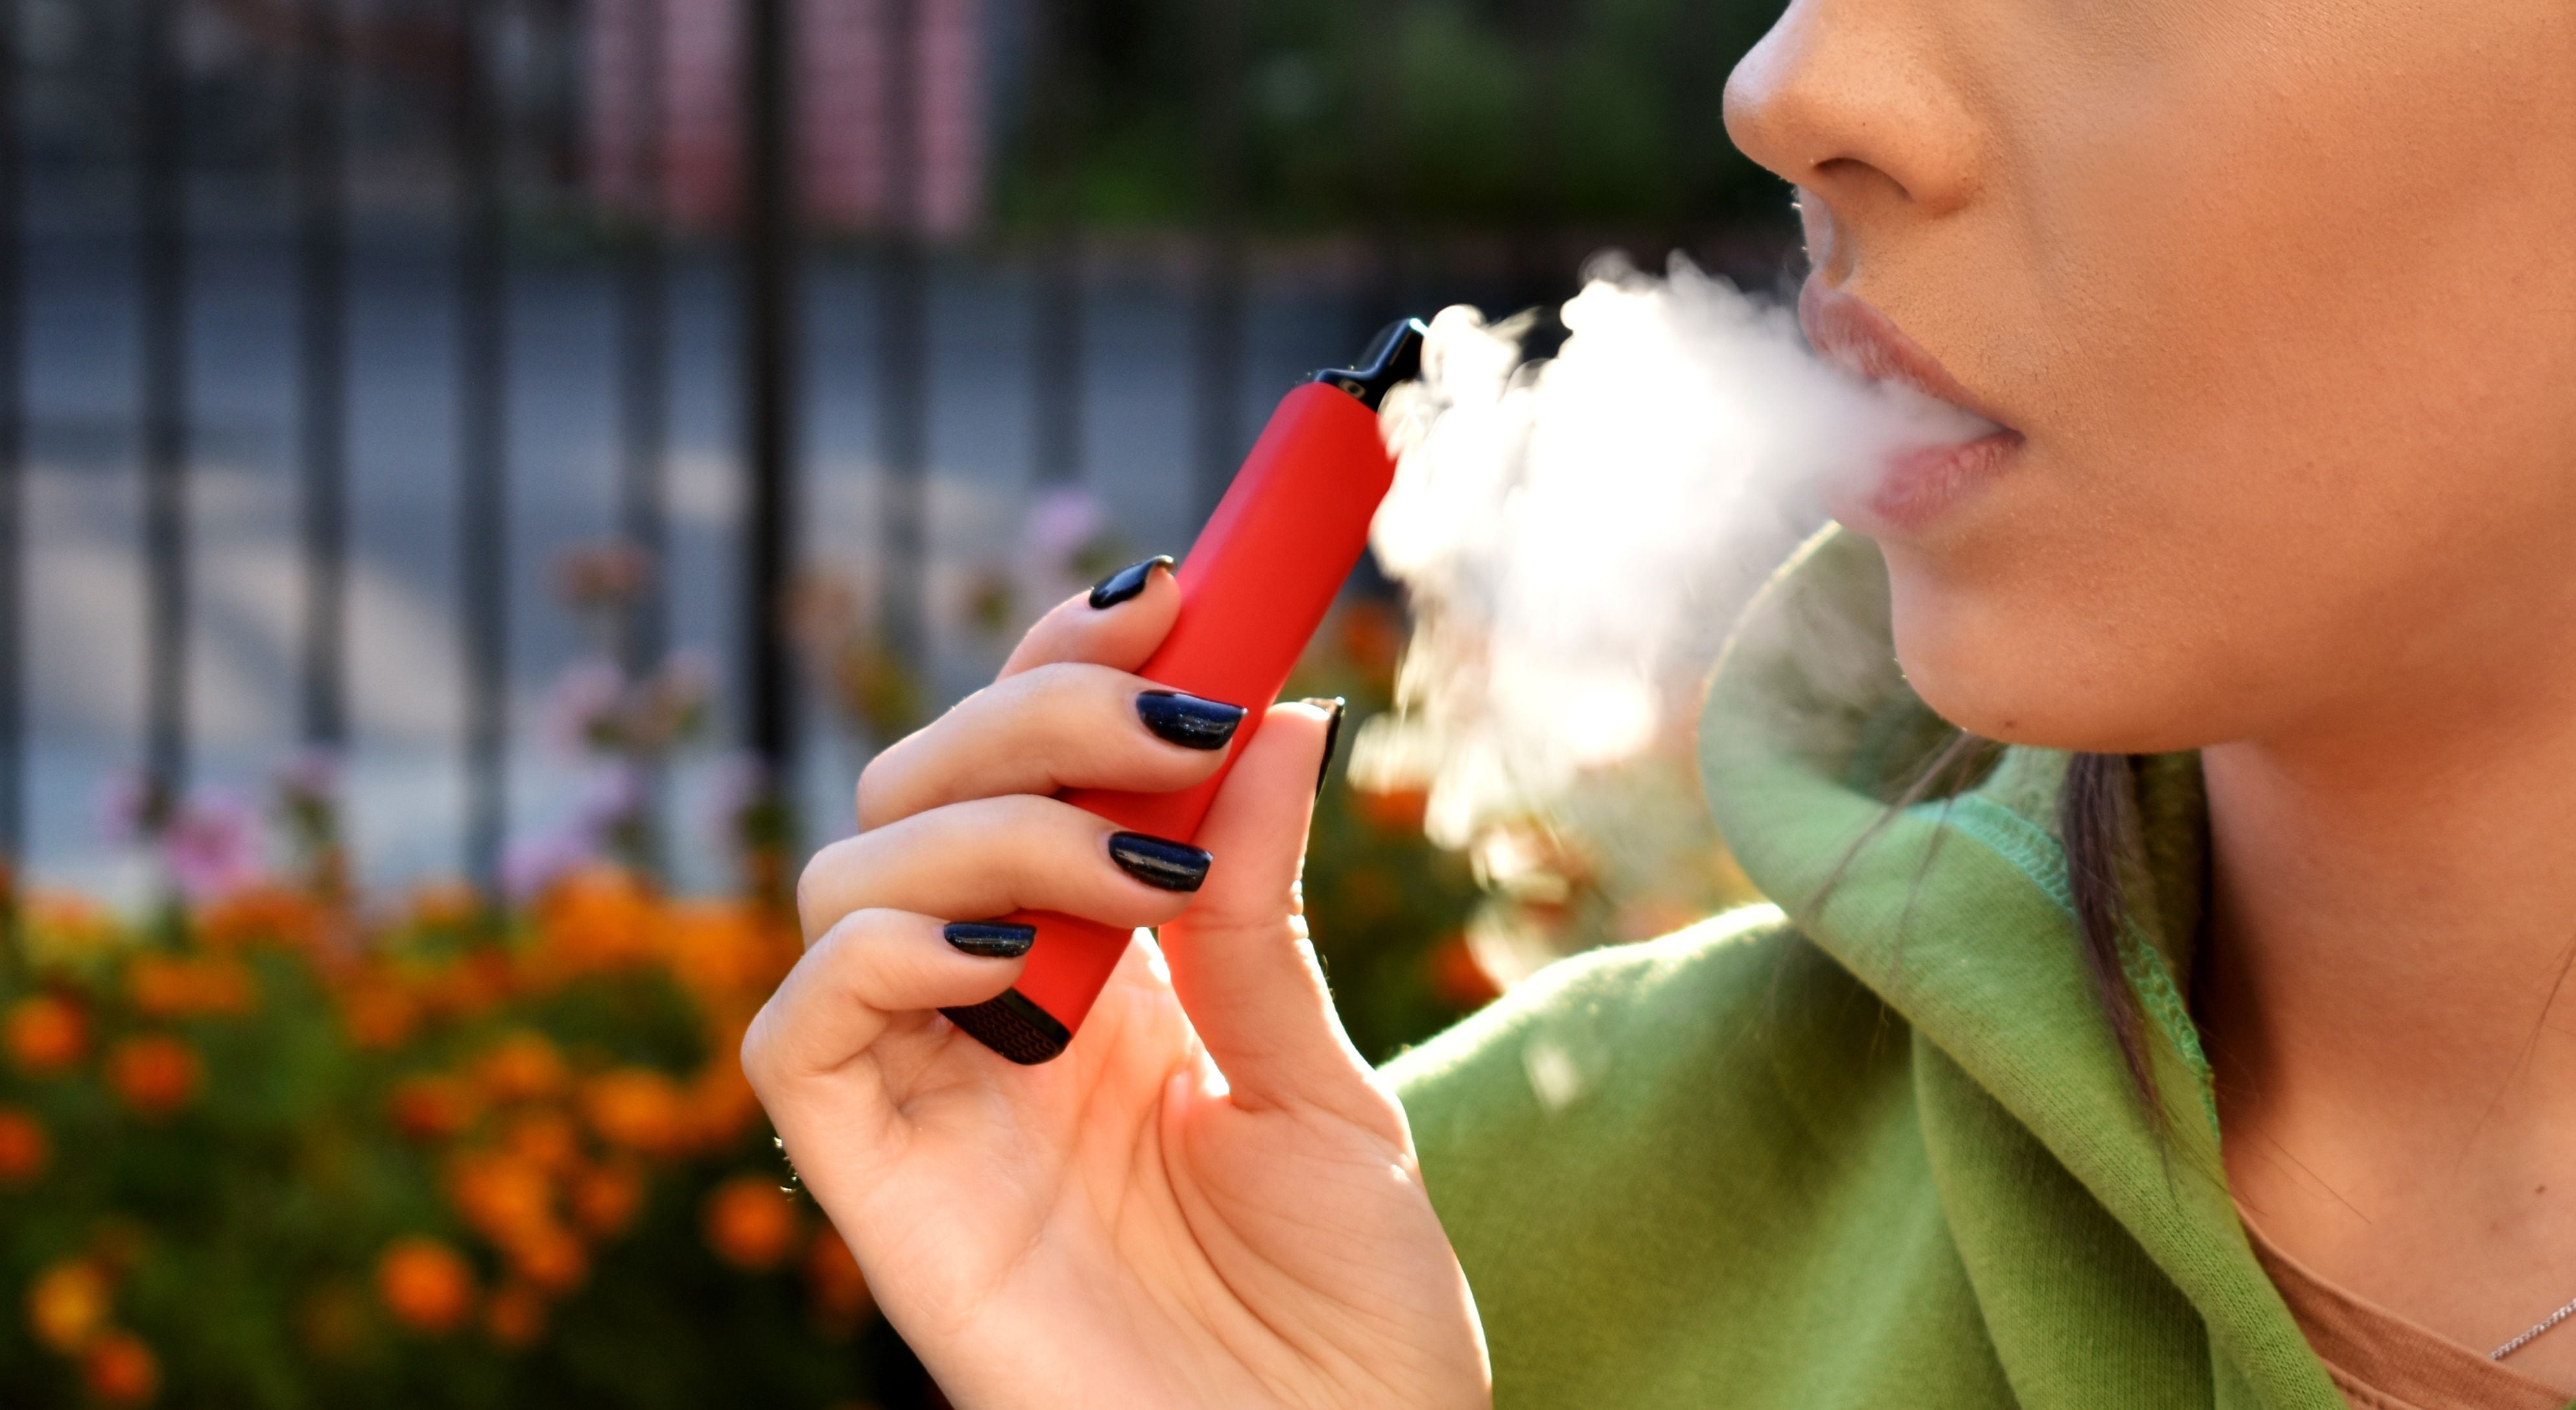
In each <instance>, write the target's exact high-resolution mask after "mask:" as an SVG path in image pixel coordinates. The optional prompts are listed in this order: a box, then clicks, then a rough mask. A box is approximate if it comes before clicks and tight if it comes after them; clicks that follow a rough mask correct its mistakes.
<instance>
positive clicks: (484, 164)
mask: <svg viewBox="0 0 2576 1410" xmlns="http://www.w3.org/2000/svg"><path fill="white" fill-rule="evenodd" d="M497 3H498V0H456V10H455V15H456V37H457V45H456V75H455V89H456V93H455V99H456V111H455V118H456V132H455V140H456V158H457V180H456V202H457V209H456V220H457V230H456V301H457V309H456V315H457V317H456V330H457V338H456V457H457V466H456V470H457V519H456V533H457V545H456V548H457V571H458V602H457V608H458V627H459V635H460V638H461V640H460V643H459V645H460V647H461V654H462V656H463V658H464V662H465V790H466V801H465V858H466V866H467V867H468V869H469V870H470V871H471V873H472V875H473V876H474V878H475V879H476V880H477V881H479V882H481V883H483V884H484V885H485V886H487V887H489V886H492V885H495V884H497V883H498V881H499V880H500V861H501V848H502V845H503V840H504V838H505V837H506V836H507V834H508V829H509V821H510V819H509V772H508V771H509V699H510V635H509V631H510V621H509V606H510V595H509V570H510V543H509V527H510V525H509V505H508V493H509V481H508V473H509V466H508V463H507V462H508V454H509V424H508V415H509V403H508V392H509V355H508V348H507V345H506V340H507V338H508V336H509V308H508V300H509V269H508V259H509V249H508V239H509V230H508V226H507V221H508V212H507V210H506V209H505V207H504V205H503V191H502V180H501V116H500V102H499V93H498V84H497V81H496V80H497V77H498V75H497V72H496V70H497V67H498V66H497V64H496V62H495V59H496V54H495V50H496V47H497V46H496V45H495V42H494V41H495V39H496V37H497V36H496V35H495V33H494V30H495V29H496V27H497V26H496V24H495V21H496V19H497V16H496V15H495V13H494V10H495V7H496V5H497Z"/></svg>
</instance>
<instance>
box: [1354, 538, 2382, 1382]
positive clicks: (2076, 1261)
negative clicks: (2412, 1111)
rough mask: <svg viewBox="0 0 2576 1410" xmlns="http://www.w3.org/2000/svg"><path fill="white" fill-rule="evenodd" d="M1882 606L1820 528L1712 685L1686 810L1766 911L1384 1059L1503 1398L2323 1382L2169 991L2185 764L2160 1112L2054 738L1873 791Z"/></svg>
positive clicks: (2166, 987) (2141, 971)
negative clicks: (1933, 780)
mask: <svg viewBox="0 0 2576 1410" xmlns="http://www.w3.org/2000/svg"><path fill="white" fill-rule="evenodd" d="M1886 602H1887V589H1886V580H1885V568H1884V564H1883V562H1882V560H1881V559H1880V558H1879V556H1878V553H1877V550H1876V549H1875V548H1874V547H1873V546H1872V545H1870V544H1869V543H1867V542H1866V541H1865V540H1861V539H1858V538H1854V537H1851V536H1847V535H1839V534H1828V535H1827V536H1825V537H1822V538H1820V539H1818V540H1817V541H1815V542H1814V543H1811V544H1810V545H1809V546H1808V547H1807V549H1806V550H1805V551H1803V552H1802V553H1801V555H1800V556H1799V558H1798V559H1797V560H1796V561H1795V562H1793V563H1792V564H1791V565H1790V567H1789V568H1787V569H1785V570H1783V572H1782V574H1781V575H1780V576H1779V577H1778V578H1777V579H1775V580H1774V581H1773V583H1772V584H1771V586H1770V588H1769V589H1768V590H1767V591H1766V592H1765V593H1764V594H1763V596H1762V597H1761V598H1760V599H1758V600H1757V602H1756V603H1755V605H1754V607H1753V608H1752V609H1751V610H1750V611H1749V612H1748V613H1747V615H1746V617H1745V620H1744V623H1743V625H1742V626H1741V627H1740V628H1739V630H1738V633H1737V636H1736V639H1735V642H1734V644H1733V645H1732V646H1731V647H1730V648H1729V650H1728V653H1727V656H1726V659H1725V661H1724V662H1723V663H1722V664H1721V665H1720V667H1719V670H1718V673H1717V676H1716V678H1715V680H1714V682H1713V684H1712V686H1711V690H1710V695H1709V701H1708V708H1707V713H1706V715H1705V717H1704V718H1703V720H1702V725H1701V737H1702V743H1701V754H1702V763H1703V769H1704V774H1705V781H1706V784H1707V792H1708V795H1709V799H1710V804H1711V806H1712V808H1713V809H1714V810H1715V812H1716V815H1717V820H1718V823H1719V825H1720V827H1721V829H1722V831H1723V832H1724V834H1725V836H1726V838H1727V840H1728V843H1729V846H1730V847H1731V848H1732V849H1733V851H1734V853H1735V856H1736V858H1737V860H1738V861H1739V862H1740V863H1741V864H1742V865H1743V867H1744V870H1745V872H1746V873H1747V874H1748V875H1749V876H1750V877H1751V878H1752V879H1753V880H1754V882H1755V883H1756V885H1758V886H1759V887H1760V888H1761V890H1762V893H1763V894H1764V895H1765V896H1767V897H1769V898H1770V899H1771V900H1772V901H1774V902H1776V903H1777V904H1776V906H1774V907H1763V908H1757V909H1754V910H1749V911H1745V912H1739V913H1737V914H1733V915H1729V916H1724V917H1721V918H1719V919H1716V920H1713V921H1710V922H1707V923H1705V924H1702V925H1700V926H1697V927H1694V928H1693V929H1690V930H1686V931H1683V932H1681V933H1680V934H1677V935H1674V936H1671V937H1668V938H1666V939H1663V940H1659V941H1655V942H1651V943H1647V944H1642V945H1635V946H1628V947H1622V948H1618V949H1612V950H1606V951H1601V952H1596V953H1593V954H1589V955H1584V956H1580V957H1577V958H1575V959H1572V960H1569V961H1566V962H1564V963H1561V964H1558V965H1556V966H1553V967H1551V968H1550V969H1549V970H1547V971H1545V972H1544V973H1542V974H1541V975H1539V976H1537V977H1536V978H1534V979H1532V980H1531V981H1530V982H1528V983H1526V984H1524V985H1521V986H1519V987H1517V988H1515V989H1514V990H1513V991H1512V993H1511V994H1510V995H1509V996H1508V997H1506V998H1505V999H1503V1000H1501V1001H1499V1002H1498V1003H1496V1004H1495V1005H1494V1006H1492V1007H1491V1008H1489V1009H1488V1010H1486V1011H1485V1012H1484V1013H1481V1014H1479V1015H1477V1016H1476V1017H1474V1018H1473V1019H1470V1020H1469V1021H1467V1022H1466V1023H1464V1024H1462V1025H1461V1026H1460V1027H1458V1028H1457V1029H1455V1030H1453V1031H1451V1032H1449V1033H1447V1034H1445V1035H1443V1036H1441V1037H1439V1038H1437V1039H1435V1040H1433V1041H1432V1042H1430V1043H1428V1044H1426V1045H1424V1046H1423V1047H1421V1048H1418V1049H1416V1050H1414V1051H1412V1052H1410V1053H1407V1054H1405V1055H1404V1056H1402V1057H1401V1058H1399V1059H1398V1060H1397V1061H1396V1062H1395V1063H1394V1064H1393V1066H1392V1068H1391V1073H1392V1075H1393V1077H1394V1079H1395V1081H1396V1083H1397V1085H1398V1090H1399V1091H1400V1092H1401V1093H1402V1095H1403V1099H1404V1103H1405V1106H1406V1109H1407V1111H1408V1113H1409V1115H1410V1117H1411V1120H1412V1123H1413V1130H1414V1135H1415V1139H1416V1140H1417V1141H1418V1142H1419V1144H1420V1148H1421V1153H1422V1166H1423V1172H1424V1177H1425V1179H1426V1181H1427V1183H1428V1185H1429V1187H1430V1191H1431V1197H1432V1200H1433V1202H1434V1203H1435V1204H1436V1205H1437V1206H1438V1208H1439V1211H1440V1215H1441V1218H1442V1220H1443V1222H1444V1223H1445V1225H1446V1226H1447V1228H1448V1230H1449V1233H1450V1236H1451V1238H1452V1239H1453V1240H1454V1241H1455V1243H1456V1245H1457V1248H1458V1253H1459V1257H1460V1259H1461V1261H1462V1262H1463V1263H1464V1265H1465V1268H1466V1272H1467V1278H1468V1282H1469V1283H1470V1285H1471V1286H1472V1287H1473V1288H1474V1291H1475V1295H1476V1301H1477V1305H1478V1307H1479V1309H1480V1311H1481V1314H1482V1316H1483V1318H1484V1325H1485V1331H1486V1336H1487V1339H1488V1341H1489V1343H1490V1346H1491V1349H1492V1355H1493V1362H1494V1374H1495V1386H1496V1398H1497V1401H1498V1403H1499V1404H1501V1405H1504V1406H1596V1405H1600V1406H1607V1405H1617V1406H1630V1407H1645V1406H1666V1405H1675V1406H1678V1405H1690V1406H1736V1407H1758V1406H1781V1407H1796V1410H1833V1407H1842V1406H1907V1407H1949V1406H2013V1405H2018V1406H2027V1407H2034V1410H2036V1408H2037V1407H2048V1408H2049V1410H2058V1407H2064V1408H2065V1410H2079V1407H2080V1410H2099V1408H2100V1407H2106V1406H2118V1407H2125V1406H2159V1407H2161V1406H2175V1407H2202V1406H2208V1407H2219V1408H2220V1410H2255V1408H2256V1407H2263V1410H2342V1406H2343V1401H2342V1399H2341V1397H2340V1396H2339V1395H2338V1394H2337V1392H2336V1391H2335V1389H2334V1387H2333V1385H2332V1383H2331V1382H2330V1381H2329V1380H2328V1379H2327V1377H2326V1373H2325V1370H2324V1367H2323V1366H2322V1364H2321V1363H2320V1362H2319V1361H2318V1360H2317V1358H2316V1356H2315V1355H2314V1354H2313V1353H2312V1352H2311V1351H2310V1350H2309V1349H2308V1346H2307V1344H2306V1342H2305V1341H2304V1340H2303V1339H2302V1338H2301V1336H2300V1333H2299V1329H2298V1326H2297V1324H2296V1323H2295V1322H2293V1321H2292V1319H2291V1316H2290V1313H2289V1310H2288V1309H2287V1308H2286V1307H2285V1306H2284V1305H2283V1303H2282V1301H2281V1298H2280V1296H2279V1294H2278V1293H2277V1292H2275V1291H2274V1289H2273V1287H2272V1284H2271V1283H2270V1281H2269V1280H2267V1279H2266V1278H2265V1276H2264V1273H2263V1270H2262V1268H2261V1266H2260V1265H2259V1264H2258V1263H2256V1261H2255V1259H2254V1255H2253V1253H2252V1252H2251V1250H2250V1249H2249V1248H2248V1247H2247V1244H2246V1240H2245V1235H2244V1232H2243V1229H2242V1227H2241V1226H2240V1224H2239V1223H2238V1221H2237V1217H2236V1214H2235V1210H2234V1206H2233V1204H2232V1203H2231V1201H2230V1200H2229V1197H2228V1193H2227V1189H2226V1185H2225V1179H2224V1175H2223V1173H2222V1170H2221V1166H2220V1164H2219V1161H2218V1144H2217V1134H2218V1133H2217V1120H2216V1116H2215V1107H2214V1105H2213V1103H2212V1101H2211V1097H2210V1089H2209V1082H2208V1073H2207V1067H2206V1064H2205V1062H2204V1061H2203V1059H2202V1057H2201V1053H2200V1048H2199V1043H2198V1040H2197V1037H2196V1035H2195V1033H2194V1030H2193V1027H2192V1024H2191V1021H2190V1017H2189V1014H2188V1012H2187V1011H2186V1009H2185V1007H2184V1004H2183V1001H2182V999H2181V997H2180V996H2181V994H2182V993H2183V992H2184V987H2183V981H2184V980H2185V978H2186V977H2187V975H2188V972H2189V966H2190V962H2191V954H2190V941H2191V937H2192V935H2193V934H2194V932H2195V931H2196V929H2197V925H2198V910H2199V906H2200V897H2201V892H2202V885H2203V882H2202V877H2203V874H2204V861H2203V858H2204V855H2205V849H2206V841H2205V811H2206V810H2205V809H2204V807H2203V806H2202V800H2201V797H2200V793H2199V774H2198V767H2197V763H2196V760H2195V759H2194V758H2192V757H2191V756H2175V757H2173V758H2168V759H2160V760H2157V761H2154V762H2153V763H2152V764H2150V765H2149V766H2148V768H2147V769H2146V772H2145V779H2144V784H2143V794H2144V802H2143V806H2144V810H2145V819H2144V820H2145V822H2146V824H2147V826H2146V829H2145V831H2146V836H2147V845H2146V848H2145V855H2143V856H2140V857H2138V858H2136V859H2134V868H2135V871H2134V878H2135V881H2134V884H2133V885H2132V886H2131V887H2130V888H2129V889H2130V892H2131V894H2132V900H2133V902H2134V906H2133V910H2134V912H2135V920H2136V924H2135V927H2134V933H2133V934H2132V936H2131V943H2130V953H2129V955H2128V961H2127V969H2128V973H2129V977H2130V981H2131V983H2132V985H2133V987H2134V988H2135V989H2136V990H2137V991H2138V993H2139V994H2140V996H2141V998H2142V999H2143V1000H2144V1003H2145V1007H2146V1009H2147V1011H2148V1014H2149V1017H2150V1027H2151V1029H2152V1033H2151V1038H2152V1045H2153V1059H2154V1063H2155V1070H2156V1076H2157V1079H2158V1082H2159V1085H2160V1086H2161V1088H2162V1090H2163V1093H2164V1095H2165V1107H2166V1120H2165V1128H2166V1132H2165V1136H2164V1138H2163V1139H2162V1140H2161V1141H2160V1140H2159V1139H2158V1136H2157V1133H2156V1131H2155V1130H2154V1128H2153V1124H2152V1123H2151V1122H2150V1120H2149V1119H2148V1116H2147V1113H2146V1112H2145V1110H2144V1108H2143V1107H2142V1104H2141V1103H2140V1102H2139V1101H2138V1099H2137V1098H2136V1097H2135V1096H2134V1095H2133V1088H2132V1086H2131V1082H2130V1079H2129V1077H2128V1075H2127V1073H2126V1070H2125V1068H2124V1066H2123V1064H2122V1060H2121V1058H2120V1055H2119V1052H2118V1049H2117V1047H2116V1046H2115V1044H2114V1041H2113V1039H2112V1036H2111V1033H2110V1030H2109V1027H2108V1025H2107V1023H2106V1022H2105V1020H2104V1018H2103V1017H2102V1014H2101V1010H2100V1007H2099V1005H2098V1003H2097V1001H2096V999H2095V996H2094V992H2093V989H2092V987H2091V981H2090V980H2089V979H2088V977H2087V974H2086V971H2085V968H2084V965H2083V962H2082V960H2081V958H2080V955H2079V948H2078V944H2077V939H2076V930H2075V922H2074V918H2073V911H2072V909H2071V906H2070V898H2069V892H2068V888H2067V882H2066V857H2065V851H2064V849H2063V848H2062V847H2061V845H2060V844H2059V842H2058V840H2057V838H2056V836H2055V833H2054V826H2053V816H2054V807H2055V798H2056V794H2057V789H2058V784H2059V782H2060V780H2061V779H2062V778H2063V776H2064V773H2065V769H2066V765H2067V756H2066V755H2064V754H2059V753H2050V752H2045V751H2036V750H2022V749H2012V750H2006V751H2004V752H2003V753H2002V755H2001V757H2000V759H1999V761H1997V762H1996V763H1994V764H1993V766H1992V768H1991V771H1990V772H1988V773H1987V774H1986V775H1985V776H1984V777H1983V778H1982V780H1980V781H1979V782H1978V783H1977V784H1976V785H1975V786H1974V787H1973V788H1971V789H1969V790H1968V791H1966V792H1965V793H1962V794H1959V795H1958V796H1955V797H1953V798H1950V799H1946V800H1939V801H1926V802H1922V803H1917V804H1915V805H1913V806H1910V807H1906V808H1903V809H1900V810H1898V811H1897V812H1896V813H1895V814H1894V816H1893V819H1892V820H1888V817H1889V804H1890V803H1891V802H1893V801H1898V800H1897V799H1896V797H1895V796H1894V794H1893V793H1892V790H1893V789H1895V788H1897V787H1899V786H1900V785H1899V784H1898V783H1897V782H1896V780H1898V779H1901V778H1902V777H1903V776H1905V775H1906V774H1907V773H1909V772H1911V769H1910V767H1909V766H1910V765H1911V764H1913V763H1914V762H1916V761H1919V760H1920V759H1922V758H1923V757H1924V756H1925V753H1926V750H1927V748H1928V747H1929V746H1930V745H1931V744H1932V743H1934V742H1936V741H1937V740H1938V739H1939V738H1940V733H1941V731H1940V726H1939V724H1938V721H1936V720H1934V719H1933V718H1932V717H1931V715H1930V713H1929V711H1928V710H1926V709H1925V708H1924V707H1923V705H1922V704H1921V703H1920V701H1918V700H1917V699H1915V697H1914V696H1913V695H1912V693H1911V692H1910V691H1908V690H1907V689H1906V687H1905V685H1904V682H1903V680H1902V678H1901V677H1900V676H1899V674H1898V673H1897V671H1896V668H1895V665H1894V662H1893V652H1892V650H1891V649H1890V646H1889V633H1888V624H1887V620H1886V610H1887V608H1886ZM1882 822H1884V827H1883V830H1881V831H1879V832H1877V833H1876V834H1875V836H1874V837H1873V838H1872V840H1870V841H1869V842H1868V843H1867V845H1865V846H1863V847H1862V848H1861V849H1860V850H1859V851H1858V852H1857V853H1854V852H1853V851H1852V848H1853V845H1854V843H1855V841H1856V840H1857V839H1860V838H1861V837H1862V836H1863V835H1864V834H1865V833H1868V832H1869V830H1870V829H1871V828H1872V827H1873V826H1874V825H1878V824H1881V823H1882ZM1846 858H1848V861H1847V862H1846ZM1838 867H1840V868H1841V871H1840V875H1839V877H1836V875H1835V873H1836V870H1837V868H1838ZM1829 880H1830V881H1832V882H1833V889H1832V894H1831V896H1830V897H1829V898H1827V900H1826V904H1824V905H1823V906H1822V907H1821V908H1819V907H1818V906H1817V904H1816V902H1817V899H1818V897H1819V894H1820V893H1821V892H1823V891H1824V889H1825V887H1826V885H1827V883H1828V881H1829ZM1784 913H1785V915H1786V916H1793V917H1797V918H1798V922H1797V924H1795V925H1792V924H1791V923H1789V921H1788V920H1786V919H1784Z"/></svg>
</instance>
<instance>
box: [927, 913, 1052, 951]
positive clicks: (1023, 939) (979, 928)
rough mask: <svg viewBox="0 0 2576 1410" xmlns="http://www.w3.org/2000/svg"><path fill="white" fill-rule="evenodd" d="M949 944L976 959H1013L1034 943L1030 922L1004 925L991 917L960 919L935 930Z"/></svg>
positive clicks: (1035, 936) (1036, 932) (1036, 941)
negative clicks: (943, 928) (987, 918)
mask: <svg viewBox="0 0 2576 1410" xmlns="http://www.w3.org/2000/svg"><path fill="white" fill-rule="evenodd" d="M939 933H940V935H941V936H943V937H945V938H946V939H947V941H948V943H949V944H951V945H954V946H956V947H957V948H958V949H960V950H963V951H965V952H966V953H967V954H970V955H973V956H974V957H975V958H977V959H979V960H1015V959H1018V958H1019V957H1020V956H1022V955H1025V954H1027V953H1028V952H1029V947H1030V946H1031V945H1034V944H1036V943H1038V928H1037V927H1036V926H1034V925H1004V924H1002V923H1001V922H999V921H991V920H961V921H958V922H957V923H955V924H953V925H951V926H949V927H948V928H947V929H945V930H942V931H940V932H939Z"/></svg>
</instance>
